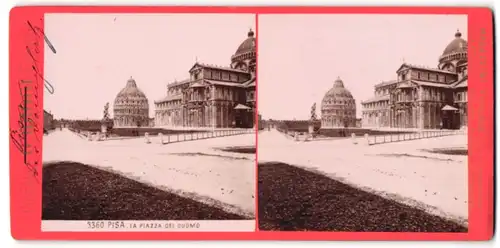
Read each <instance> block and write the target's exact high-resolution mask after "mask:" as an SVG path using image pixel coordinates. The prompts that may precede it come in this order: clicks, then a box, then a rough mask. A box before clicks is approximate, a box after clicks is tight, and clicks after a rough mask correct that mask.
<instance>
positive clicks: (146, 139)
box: [144, 133, 151, 144]
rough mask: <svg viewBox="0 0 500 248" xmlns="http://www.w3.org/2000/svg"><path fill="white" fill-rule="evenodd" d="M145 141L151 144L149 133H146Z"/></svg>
mask: <svg viewBox="0 0 500 248" xmlns="http://www.w3.org/2000/svg"><path fill="white" fill-rule="evenodd" d="M144 139H145V141H146V144H150V143H151V139H149V133H145V134H144Z"/></svg>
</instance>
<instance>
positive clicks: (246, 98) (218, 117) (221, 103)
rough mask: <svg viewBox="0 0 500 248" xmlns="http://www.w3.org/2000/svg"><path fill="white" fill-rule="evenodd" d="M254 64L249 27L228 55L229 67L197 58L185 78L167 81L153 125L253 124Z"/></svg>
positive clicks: (254, 58) (252, 40) (221, 126)
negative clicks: (242, 39)
mask: <svg viewBox="0 0 500 248" xmlns="http://www.w3.org/2000/svg"><path fill="white" fill-rule="evenodd" d="M207 49H210V48H207ZM255 65H256V50H255V37H254V32H253V31H252V30H250V31H249V32H248V37H247V38H246V39H245V40H244V41H243V42H242V43H241V45H240V46H239V47H238V49H237V50H236V53H235V54H234V55H233V56H231V65H230V67H221V66H215V65H208V64H204V63H200V62H196V63H195V64H194V65H193V66H192V67H191V69H190V70H189V74H190V77H189V78H188V79H185V80H181V81H176V82H173V83H170V84H168V85H167V92H166V96H165V97H164V98H163V99H161V100H159V101H155V123H156V125H157V126H172V127H213V128H226V127H242V128H251V127H253V126H254V123H255V120H254V119H255V116H254V114H255V112H254V111H255Z"/></svg>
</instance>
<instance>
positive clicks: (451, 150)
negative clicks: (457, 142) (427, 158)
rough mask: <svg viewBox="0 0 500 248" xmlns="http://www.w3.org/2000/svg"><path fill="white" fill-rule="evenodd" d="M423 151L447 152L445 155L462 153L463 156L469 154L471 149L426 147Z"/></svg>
mask: <svg viewBox="0 0 500 248" xmlns="http://www.w3.org/2000/svg"><path fill="white" fill-rule="evenodd" d="M422 151H424V152H430V153H439V154H445V155H461V156H468V155H469V149H468V148H466V147H455V148H436V149H424V150H422Z"/></svg>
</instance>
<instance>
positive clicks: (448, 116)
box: [441, 105, 460, 129]
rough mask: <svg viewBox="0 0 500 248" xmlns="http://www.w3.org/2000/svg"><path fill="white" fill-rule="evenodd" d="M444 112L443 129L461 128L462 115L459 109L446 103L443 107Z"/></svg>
mask: <svg viewBox="0 0 500 248" xmlns="http://www.w3.org/2000/svg"><path fill="white" fill-rule="evenodd" d="M441 112H442V117H443V118H442V129H459V128H460V115H459V113H458V109H457V108H455V107H452V106H450V105H446V106H444V107H443V108H442V109H441Z"/></svg>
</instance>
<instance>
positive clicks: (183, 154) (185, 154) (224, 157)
mask: <svg viewBox="0 0 500 248" xmlns="http://www.w3.org/2000/svg"><path fill="white" fill-rule="evenodd" d="M169 154H170V155H176V156H187V157H196V156H206V157H216V158H222V159H234V160H248V158H243V157H240V158H237V157H231V156H224V155H219V154H208V153H202V152H179V153H169Z"/></svg>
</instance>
